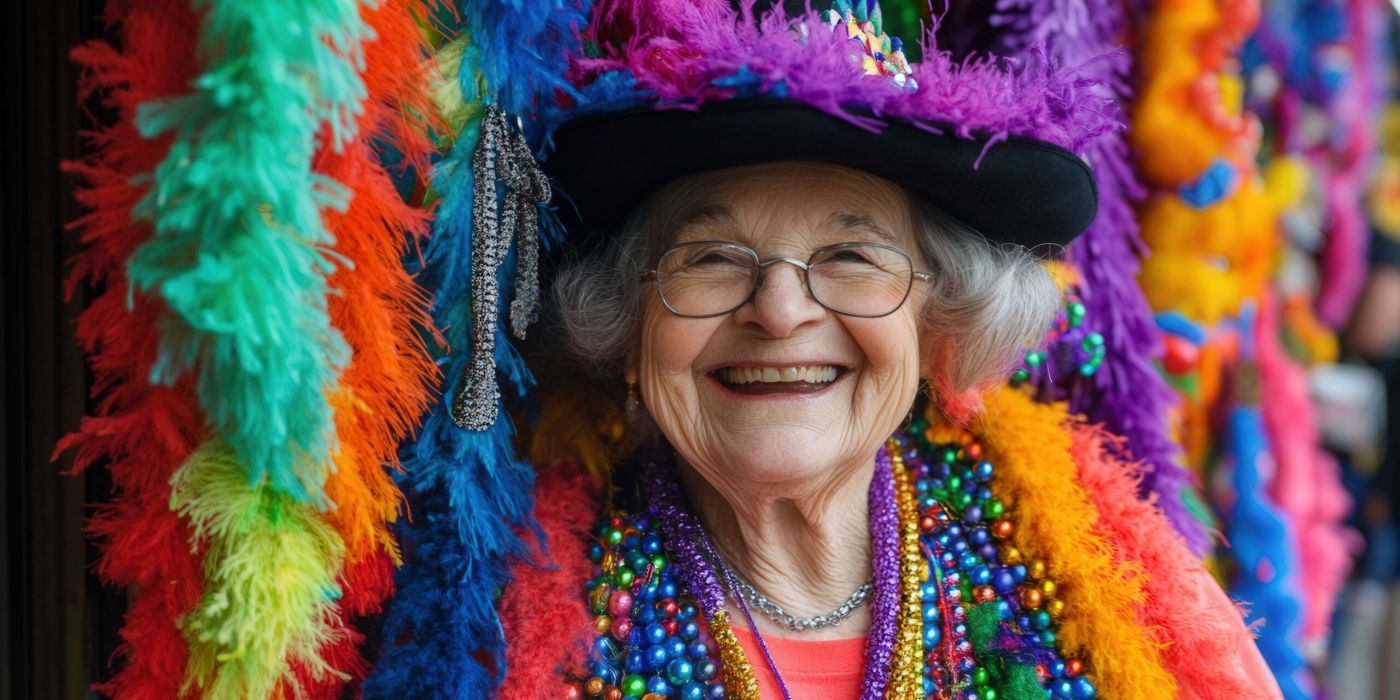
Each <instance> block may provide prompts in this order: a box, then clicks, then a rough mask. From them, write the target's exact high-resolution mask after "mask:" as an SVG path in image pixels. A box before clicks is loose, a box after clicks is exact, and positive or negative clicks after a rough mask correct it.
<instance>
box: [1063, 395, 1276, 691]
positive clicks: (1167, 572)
mask: <svg viewBox="0 0 1400 700" xmlns="http://www.w3.org/2000/svg"><path fill="white" fill-rule="evenodd" d="M1069 430H1070V441H1071V443H1070V450H1071V454H1072V455H1073V457H1074V463H1075V465H1077V466H1078V468H1079V483H1080V485H1081V486H1083V487H1084V491H1085V492H1086V493H1088V494H1089V497H1090V498H1091V499H1092V500H1093V502H1094V506H1095V508H1097V509H1098V514H1099V516H1098V520H1097V522H1096V523H1095V525H1094V532H1095V533H1096V534H1098V535H1099V536H1101V537H1103V538H1105V539H1107V540H1108V541H1109V542H1111V543H1112V545H1113V551H1114V563H1115V565H1117V566H1128V567H1137V566H1140V567H1142V571H1143V573H1144V574H1145V575H1146V580H1147V585H1146V586H1144V592H1145V593H1146V599H1145V600H1144V601H1143V603H1142V604H1141V605H1140V606H1139V608H1138V615H1139V618H1140V619H1141V620H1142V621H1143V623H1144V624H1145V625H1147V628H1148V629H1149V630H1151V631H1152V632H1154V638H1155V639H1156V640H1157V641H1159V642H1160V643H1161V644H1162V645H1163V646H1162V663H1163V665H1164V666H1165V667H1166V669H1167V670H1168V671H1169V672H1171V674H1172V676H1174V677H1175V678H1176V680H1177V683H1178V687H1179V688H1180V693H1181V697H1182V698H1199V699H1200V700H1242V699H1243V698H1252V697H1260V696H1261V695H1260V693H1261V692H1263V691H1262V689H1260V688H1256V687H1255V685H1254V683H1253V682H1252V680H1251V679H1250V677H1249V676H1247V675H1246V674H1245V673H1244V669H1245V668H1246V665H1247V663H1248V662H1247V660H1246V659H1245V658H1244V657H1243V653H1245V652H1252V651H1253V650H1252V649H1249V645H1250V644H1251V641H1250V635H1249V632H1248V630H1246V629H1245V627H1244V622H1243V619H1242V617H1243V615H1242V613H1241V612H1240V611H1239V610H1238V609H1236V608H1234V607H1233V604H1232V603H1231V602H1230V600H1229V598H1228V597H1227V596H1226V595H1225V591H1224V590H1223V589H1221V588H1219V587H1218V586H1217V585H1216V584H1215V582H1214V580H1213V579H1211V577H1210V574H1208V573H1207V572H1206V571H1205V570H1204V569H1203V568H1202V566H1201V563H1200V561H1199V560H1197V559H1196V557H1195V556H1194V555H1193V553H1192V552H1190V551H1189V550H1188V549H1187V548H1186V547H1185V546H1183V545H1184V543H1183V542H1182V541H1181V540H1180V539H1178V537H1177V536H1176V535H1175V534H1174V533H1173V531H1172V530H1171V528H1170V527H1169V525H1168V523H1167V520H1166V518H1165V516H1164V515H1163V513H1162V511H1161V510H1159V509H1158V508H1156V507H1155V506H1154V504H1152V503H1151V502H1148V501H1142V500H1139V499H1137V498H1136V497H1135V496H1136V494H1137V493H1138V484H1137V482H1138V479H1139V478H1140V476H1139V475H1140V474H1141V467H1140V465H1136V464H1130V463H1126V462H1124V461H1123V460H1122V459H1121V458H1120V457H1119V455H1121V454H1123V449H1122V447H1121V445H1117V444H1115V443H1119V442H1121V441H1122V438H1120V437H1117V436H1114V435H1112V434H1111V433H1109V432H1107V431H1105V430H1104V429H1103V428H1102V427H1100V426H1097V425H1091V424H1088V423H1083V422H1074V423H1071V424H1070V426H1069ZM1203 584H1204V585H1206V586H1209V587H1210V588H1211V590H1202V585H1203Z"/></svg>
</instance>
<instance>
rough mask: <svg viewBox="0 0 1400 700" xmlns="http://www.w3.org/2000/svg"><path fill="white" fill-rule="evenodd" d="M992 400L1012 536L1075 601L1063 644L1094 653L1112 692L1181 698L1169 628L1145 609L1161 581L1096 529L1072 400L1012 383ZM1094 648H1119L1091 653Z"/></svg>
mask: <svg viewBox="0 0 1400 700" xmlns="http://www.w3.org/2000/svg"><path fill="white" fill-rule="evenodd" d="M984 401H985V403H986V406H987V412H986V415H985V416H984V417H983V419H982V424H981V430H980V431H979V432H980V435H981V439H982V442H983V445H984V447H985V449H986V451H987V453H988V457H987V459H988V460H990V461H991V462H992V463H994V464H996V465H997V471H996V476H994V477H993V480H994V482H995V483H996V488H997V489H998V490H999V491H1000V492H1003V493H1005V494H1007V495H1006V497H1005V500H1006V502H1007V505H1008V510H1009V511H1010V512H1012V513H1014V514H1015V521H1014V525H1015V530H1014V534H1013V535H1012V540H1013V541H1014V542H1015V543H1016V547H1017V548H1019V549H1020V550H1021V551H1022V552H1024V553H1025V554H1026V556H1028V557H1034V558H1040V559H1044V560H1045V561H1046V562H1047V563H1048V565H1049V567H1050V578H1053V579H1054V580H1056V581H1057V582H1058V583H1059V587H1060V591H1061V592H1060V594H1059V595H1060V596H1061V598H1062V599H1063V600H1064V601H1065V604H1066V609H1065V613H1064V614H1063V616H1062V618H1061V619H1060V621H1059V625H1060V626H1059V629H1060V641H1061V643H1062V644H1063V647H1062V648H1063V649H1064V650H1065V652H1066V653H1068V654H1073V655H1077V656H1089V657H1090V658H1091V659H1092V668H1091V669H1090V671H1089V672H1090V673H1091V674H1092V675H1093V676H1094V679H1095V683H1096V684H1097V685H1098V688H1099V692H1100V694H1102V695H1103V697H1112V698H1144V699H1145V698H1162V699H1164V700H1167V699H1170V698H1174V697H1176V688H1177V686H1176V680H1175V679H1174V678H1173V677H1172V675H1171V673H1169V672H1168V671H1167V669H1166V668H1165V666H1164V665H1163V661H1162V652H1163V647H1164V645H1163V644H1162V643H1161V642H1160V641H1158V640H1159V637H1158V634H1159V632H1158V631H1156V630H1153V629H1151V628H1150V627H1149V626H1148V624H1147V623H1146V621H1145V620H1144V619H1142V617H1141V616H1140V615H1139V611H1140V610H1141V608H1142V606H1143V605H1144V604H1145V603H1146V602H1147V590H1146V589H1147V587H1148V586H1150V585H1151V584H1152V582H1151V581H1150V580H1149V579H1148V578H1147V577H1146V576H1144V572H1143V569H1142V567H1141V566H1137V565H1127V566H1125V565H1122V564H1121V563H1120V562H1118V561H1116V560H1115V550H1114V547H1113V543H1112V542H1111V541H1110V540H1107V539H1105V538H1104V537H1103V536H1102V535H1101V534H1098V533H1096V532H1095V530H1094V527H1095V523H1097V522H1099V519H1100V514H1099V511H1098V510H1097V509H1096V508H1095V506H1094V502H1093V500H1092V499H1091V498H1090V496H1089V494H1088V493H1087V492H1086V490H1085V489H1084V487H1083V486H1081V485H1080V484H1079V483H1078V479H1077V477H1078V468H1077V467H1076V466H1075V463H1074V460H1073V458H1072V454H1071V440H1070V434H1069V432H1068V422H1069V416H1068V414H1067V413H1066V411H1065V406H1064V404H1039V403H1036V402H1035V401H1034V400H1033V399H1031V398H1030V397H1029V396H1027V395H1026V394H1024V393H1022V392H1020V391H1016V390H1011V389H1005V390H1001V391H996V392H993V393H990V394H988V395H987V396H986V397H985V399H984ZM1069 533H1082V534H1079V535H1077V536H1069ZM1091 649H1103V650H1111V652H1109V653H1099V654H1092V655H1090V654H1088V653H1087V652H1088V651H1089V650H1091Z"/></svg>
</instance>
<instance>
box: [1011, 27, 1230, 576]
mask: <svg viewBox="0 0 1400 700" xmlns="http://www.w3.org/2000/svg"><path fill="white" fill-rule="evenodd" d="M1132 9H1133V8H1127V9H1125V8H1124V7H1121V6H1120V5H1118V4H1116V3H1107V4H1104V3H1097V2H1092V1H1091V0H1000V2H999V3H998V14H996V15H994V16H993V18H992V20H993V23H994V24H997V25H999V26H1001V27H1002V28H1003V32H1002V34H1001V35H1000V37H999V41H1000V44H1001V45H1000V46H999V50H1000V51H1003V52H1006V53H1009V54H1015V53H1017V52H1020V51H1024V50H1026V48H1027V47H1034V46H1040V45H1042V44H1044V43H1046V42H1048V41H1049V40H1050V39H1051V38H1056V39H1057V41H1055V42H1054V44H1053V46H1052V53H1053V55H1054V57H1055V59H1056V60H1058V62H1059V63H1060V64H1062V65H1066V66H1073V67H1076V69H1077V70H1078V71H1079V72H1080V73H1082V74H1083V75H1085V76H1086V78H1095V79H1097V80H1096V81H1095V82H1096V83H1097V85H1098V87H1097V90H1099V91H1101V95H1102V97H1104V98H1105V99H1109V100H1113V101H1114V102H1115V104H1122V103H1125V102H1126V101H1127V100H1128V99H1129V98H1130V97H1131V94H1132V90H1131V87H1130V86H1129V85H1128V82H1127V76H1128V75H1129V73H1130V72H1131V70H1132V61H1133V57H1132V54H1131V53H1129V52H1128V51H1126V50H1123V49H1119V48H1118V41H1119V37H1121V36H1123V35H1124V33H1125V30H1126V28H1127V21H1128V17H1126V15H1125V12H1127V11H1132ZM1115 49H1117V50H1115ZM1085 150H1086V155H1087V157H1088V159H1089V161H1090V162H1091V163H1093V164H1094V174H1095V177H1096V179H1097V180H1098V184H1099V212H1098V216H1097V217H1096V218H1095V219H1094V222H1093V223H1092V224H1090V226H1089V229H1088V230H1087V231H1085V232H1084V234H1083V235H1082V236H1080V238H1079V239H1078V240H1076V241H1075V243H1074V244H1073V245H1071V246H1070V250H1069V257H1070V260H1071V261H1073V262H1074V264H1075V266H1076V267H1078V268H1079V272H1080V274H1081V288H1080V294H1081V297H1082V298H1083V300H1084V304H1085V306H1086V307H1087V312H1088V313H1087V316H1088V318H1090V319H1092V320H1093V322H1094V324H1095V326H1096V327H1097V329H1098V330H1099V331H1100V332H1101V333H1102V334H1103V336H1104V342H1105V345H1106V349H1107V356H1106V357H1105V359H1104V362H1103V365H1102V366H1101V367H1100V369H1099V371H1098V372H1097V373H1096V374H1095V375H1094V376H1093V377H1090V378H1087V379H1086V378H1081V377H1079V375H1077V374H1076V373H1075V368H1073V367H1063V368H1055V370H1054V376H1059V377H1075V378H1076V380H1077V381H1078V382H1082V384H1080V385H1078V386H1075V381H1076V380H1070V381H1069V382H1067V383H1063V384H1060V385H1058V387H1059V389H1060V395H1058V396H1056V397H1055V398H1060V399H1068V400H1069V401H1070V406H1071V409H1072V410H1073V411H1075V412H1077V413H1082V414H1084V415H1085V416H1087V417H1088V418H1089V419H1090V420H1092V421H1096V422H1101V423H1103V424H1104V425H1106V426H1107V427H1108V428H1109V429H1110V430H1112V431H1113V432H1115V433H1117V434H1119V435H1122V436H1123V437H1125V438H1126V439H1127V446H1128V449H1129V450H1130V451H1131V453H1132V454H1131V455H1130V456H1131V457H1132V458H1134V459H1136V460H1139V461H1141V462H1142V463H1143V464H1144V465H1145V466H1147V467H1148V470H1146V472H1145V474H1144V477H1143V480H1142V486H1141V488H1142V494H1143V495H1144V496H1149V495H1152V494H1155V496H1156V499H1157V505H1158V506H1159V507H1160V508H1161V509H1162V511H1163V512H1164V513H1165V514H1166V516H1167V519H1168V520H1170V521H1171V523H1172V525H1173V526H1174V527H1175V528H1176V530H1177V532H1178V533H1180V534H1181V536H1182V537H1183V538H1185V540H1186V543H1187V545H1188V546H1190V548H1191V549H1192V551H1194V552H1196V553H1197V554H1198V555H1200V554H1204V553H1205V552H1206V551H1208V550H1209V548H1210V536H1209V534H1208V533H1207V532H1206V529H1205V526H1204V525H1203V524H1202V523H1201V522H1200V521H1198V520H1197V519H1196V518H1195V517H1193V516H1192V514H1191V513H1190V511H1189V510H1188V509H1187V507H1186V505H1185V502H1184V500H1183V494H1184V493H1185V492H1186V490H1187V489H1194V488H1195V483H1194V479H1193V477H1192V476H1191V474H1190V473H1189V472H1187V471H1186V470H1185V469H1183V468H1182V467H1181V466H1180V465H1179V464H1178V463H1177V455H1178V452H1179V449H1178V447H1177V445H1176V443H1175V442H1174V441H1173V440H1172V439H1171V436H1170V435H1169V433H1168V423H1167V415H1168V413H1169V411H1170V410H1171V409H1172V408H1173V406H1174V405H1175V404H1176V401H1177V397H1176V394H1175V393H1174V392H1173V391H1172V390H1171V388H1170V387H1169V386H1168V385H1167V383H1166V381H1165V380H1164V379H1163V378H1162V376H1161V374H1160V373H1159V372H1158V371H1157V369H1156V367H1155V366H1154V364H1153V361H1154V360H1155V359H1156V358H1158V357H1159V356H1160V355H1161V351H1162V348H1161V341H1160V337H1159V335H1158V332H1157V330H1156V327H1155V324H1154V322H1153V318H1152V311H1151V308H1150V307H1149V306H1148V304H1147V300H1146V298H1145V297H1144V296H1143V293H1142V290H1141V288H1139V287H1138V285H1137V281H1136V278H1137V273H1138V271H1139V269H1140V264H1139V257H1140V256H1145V255H1146V254H1147V253H1148V251H1147V249H1146V246H1145V245H1144V244H1143V242H1142V239H1141V238H1140V237H1139V235H1138V226H1137V219H1136V217H1135V216H1134V212H1133V202H1135V201H1138V200H1140V199H1141V198H1142V197H1143V195H1144V190H1143V188H1142V185H1141V183H1139V182H1138V179H1137V177H1136V175H1135V173H1134V171H1133V168H1132V165H1131V163H1130V160H1129V152H1128V147H1127V144H1126V143H1125V141H1124V138H1123V134H1122V132H1116V133H1111V134H1105V135H1103V136H1101V137H1099V138H1097V139H1095V140H1094V141H1093V142H1091V143H1089V144H1088V145H1087V148H1086V149H1085Z"/></svg>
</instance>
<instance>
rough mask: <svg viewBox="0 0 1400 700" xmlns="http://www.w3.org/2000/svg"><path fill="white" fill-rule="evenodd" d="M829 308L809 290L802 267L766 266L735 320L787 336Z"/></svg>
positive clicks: (778, 336)
mask: <svg viewBox="0 0 1400 700" xmlns="http://www.w3.org/2000/svg"><path fill="white" fill-rule="evenodd" d="M826 313H827V310H826V308H824V307H823V306H822V305H821V304H818V303H817V301H816V300H815V299H813V298H812V295H811V294H810V293H808V291H807V288H806V284H805V283H804V277H803V274H802V270H800V269H798V268H797V267H796V266H795V265H784V264H777V265H771V266H769V267H766V268H765V269H764V270H763V276H762V277H761V278H760V279H759V284H758V289H755V290H754V294H753V298H752V299H750V300H749V301H748V303H746V304H744V305H743V306H741V307H739V308H738V309H737V310H736V311H735V312H734V320H735V321H736V322H738V323H742V324H752V325H755V326H758V327H761V328H763V330H765V331H766V332H767V334H768V335H770V336H772V337H774V338H786V337H788V336H790V335H792V332H793V331H795V330H797V329H798V328H800V327H802V326H803V325H805V324H807V323H812V322H817V321H820V320H822V318H824V317H825V316H826Z"/></svg>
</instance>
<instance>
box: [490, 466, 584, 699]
mask: <svg viewBox="0 0 1400 700" xmlns="http://www.w3.org/2000/svg"><path fill="white" fill-rule="evenodd" d="M601 512H603V510H602V499H601V497H600V494H599V489H598V482H596V481H594V480H593V479H592V478H591V477H590V476H589V475H588V474H586V473H584V472H583V471H582V470H580V469H578V468H577V467H575V466H570V465H565V466H560V467H553V468H551V469H550V471H549V472H546V473H544V474H541V475H540V484H539V488H538V489H536V492H535V511H534V520H535V522H536V523H537V524H538V525H539V529H540V531H541V532H542V533H543V537H539V538H535V539H536V544H535V545H534V546H533V547H532V548H531V549H532V551H531V553H530V556H529V557H527V558H523V559H519V560H517V561H516V562H514V563H513V568H512V574H511V583H510V584H509V585H507V586H506V588H505V591H504V592H503V593H502V595H501V626H502V627H503V628H504V630H505V635H506V637H507V638H508V639H510V640H511V643H510V647H509V648H508V649H507V651H506V665H507V668H508V669H509V672H508V673H507V674H506V677H505V680H504V681H503V682H502V683H501V688H500V695H499V698H500V700H535V698H540V697H553V696H555V695H557V694H559V693H561V692H562V690H563V687H564V678H565V672H566V671H569V672H572V671H574V670H576V668H577V666H578V664H579V663H580V662H581V660H583V659H586V658H588V653H589V644H590V643H591V642H592V640H593V639H594V637H595V636H596V635H597V632H596V631H595V630H594V629H593V625H592V622H593V615H592V614H591V613H590V612H589V610H588V607H587V606H586V605H585V601H584V597H583V595H582V591H584V590H585V587H586V585H587V583H588V577H589V575H590V573H591V572H592V571H593V564H592V562H590V561H589V560H588V554H587V547H586V546H585V545H586V543H587V542H589V541H590V539H591V538H592V536H593V535H592V532H591V530H590V526H591V525H592V523H593V521H594V519H595V518H597V517H598V514H599V513H601ZM524 536H526V537H527V538H529V535H528V534H525V535H524ZM561 593H565V594H564V595H560V594H561ZM542 601H549V602H548V603H546V604H542Z"/></svg>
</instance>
